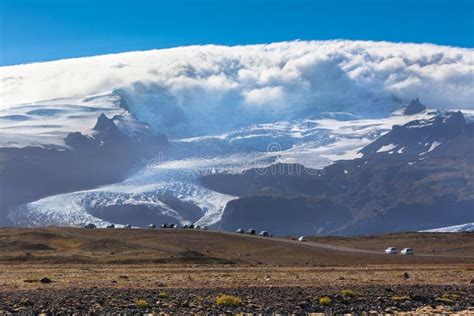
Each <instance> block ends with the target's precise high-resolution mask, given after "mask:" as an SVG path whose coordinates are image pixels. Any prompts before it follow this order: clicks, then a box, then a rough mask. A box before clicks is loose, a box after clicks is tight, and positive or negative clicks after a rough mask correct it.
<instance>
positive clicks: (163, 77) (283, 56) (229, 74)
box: [0, 40, 474, 126]
mask: <svg viewBox="0 0 474 316" xmlns="http://www.w3.org/2000/svg"><path fill="white" fill-rule="evenodd" d="M473 53H474V50H473V49H464V48H455V47H444V46H436V45H431V44H396V43H388V42H366V41H339V40H338V41H312V42H303V41H295V42H282V43H274V44H268V45H251V46H233V47H227V46H215V45H206V46H189V47H179V48H172V49H162V50H151V51H144V52H130V53H121V54H113V55H103V56H96V57H86V58H77V59H66V60H59V61H53V62H45V63H34V64H26V65H17V66H7V67H0V84H1V86H0V109H1V108H8V107H10V106H12V105H14V104H20V103H27V102H35V101H39V100H49V99H54V98H64V97H72V96H86V95H91V94H97V93H104V92H108V91H112V90H114V89H117V88H123V89H122V90H121V91H122V92H125V93H126V95H127V96H128V97H129V101H130V103H129V106H130V109H131V111H132V112H134V113H135V114H136V115H137V116H138V117H139V118H141V119H143V120H145V121H148V122H149V123H151V124H152V125H153V124H154V123H155V122H159V124H163V121H166V120H168V119H169V117H166V116H165V117H163V113H168V114H169V115H171V116H173V119H176V115H177V114H176V113H180V112H182V113H184V115H185V116H186V119H188V120H189V119H190V118H191V119H193V120H195V121H196V122H197V123H196V124H202V125H208V126H210V125H212V124H214V123H215V122H217V121H225V120H227V121H229V122H230V121H232V120H233V119H235V117H236V115H238V116H239V117H241V121H242V122H246V119H248V121H252V120H253V121H255V117H267V118H268V117H271V118H275V119H285V118H290V117H297V116H299V114H301V113H303V114H313V113H317V112H318V111H328V110H329V111H341V110H345V111H352V112H358V109H359V108H361V109H369V111H368V112H373V111H374V110H380V111H383V110H385V111H386V110H393V108H391V107H390V106H393V103H394V102H393V99H392V98H391V95H394V96H396V97H399V98H402V99H404V100H409V99H412V98H415V97H420V99H421V101H422V102H424V103H426V104H428V105H430V107H442V108H471V109H472V108H474V102H473V100H474V86H473V84H474V54H473ZM375 112H376V111H375ZM170 113H171V114H170ZM216 113H218V115H216ZM154 116H157V118H156V119H155V118H154Z"/></svg>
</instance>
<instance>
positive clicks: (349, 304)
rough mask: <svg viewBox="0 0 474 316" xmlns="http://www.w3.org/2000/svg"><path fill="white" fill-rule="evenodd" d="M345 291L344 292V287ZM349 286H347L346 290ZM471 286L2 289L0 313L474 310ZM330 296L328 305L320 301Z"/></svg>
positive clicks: (471, 311)
mask: <svg viewBox="0 0 474 316" xmlns="http://www.w3.org/2000/svg"><path fill="white" fill-rule="evenodd" d="M343 290H345V291H343ZM349 290H350V291H349ZM473 290H474V287H473V286H432V285H424V286H364V287H351V288H350V289H348V288H339V287H337V288H336V287H331V286H327V287H245V288H215V289H190V288H155V289H117V288H67V289H43V290H30V291H16V292H1V291H0V314H5V313H7V314H8V313H22V314H33V313H34V314H38V313H46V314H54V315H65V314H73V313H75V314H104V313H108V314H110V313H112V314H117V313H126V314H145V313H159V312H162V313H166V314H183V313H187V314H194V313H203V312H204V313H206V314H211V315H212V314H225V313H238V312H247V313H260V314H274V313H294V314H298V315H300V314H305V313H311V312H315V313H318V312H324V313H331V314H334V313H355V314H360V313H362V312H371V311H373V312H378V313H382V312H383V313H396V312H416V313H421V312H425V313H426V312H430V313H434V312H455V311H465V312H466V313H467V314H472V313H474V309H473V306H474V291H473ZM221 294H227V295H233V296H237V297H238V298H240V300H241V304H239V303H238V302H237V304H236V305H235V306H231V305H222V304H221V305H219V304H217V301H216V298H217V297H218V296H219V295H221ZM321 297H328V298H329V299H330V300H327V301H329V302H327V305H324V304H321V303H320V298H321Z"/></svg>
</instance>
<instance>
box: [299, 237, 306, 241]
mask: <svg viewBox="0 0 474 316" xmlns="http://www.w3.org/2000/svg"><path fill="white" fill-rule="evenodd" d="M298 241H307V240H306V238H305V237H304V236H300V237H299V238H298Z"/></svg>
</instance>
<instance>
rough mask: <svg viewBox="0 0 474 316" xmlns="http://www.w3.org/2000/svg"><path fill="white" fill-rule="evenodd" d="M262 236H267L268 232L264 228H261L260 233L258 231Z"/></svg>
mask: <svg viewBox="0 0 474 316" xmlns="http://www.w3.org/2000/svg"><path fill="white" fill-rule="evenodd" d="M258 234H259V235H260V236H262V237H268V236H270V234H269V233H268V232H267V231H266V230H262V231H261V232H260V233H258Z"/></svg>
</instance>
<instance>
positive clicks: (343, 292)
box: [341, 290, 355, 297]
mask: <svg viewBox="0 0 474 316" xmlns="http://www.w3.org/2000/svg"><path fill="white" fill-rule="evenodd" d="M341 294H342V295H344V296H346V297H354V296H355V294H354V292H353V291H352V290H342V291H341Z"/></svg>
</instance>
